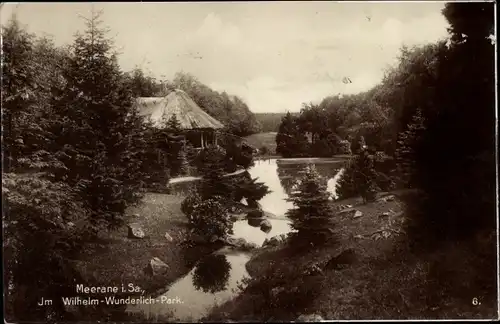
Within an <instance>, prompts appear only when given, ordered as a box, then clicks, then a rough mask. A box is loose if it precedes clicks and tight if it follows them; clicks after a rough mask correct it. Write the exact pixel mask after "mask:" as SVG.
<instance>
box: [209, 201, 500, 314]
mask: <svg viewBox="0 0 500 324" xmlns="http://www.w3.org/2000/svg"><path fill="white" fill-rule="evenodd" d="M338 204H352V205H354V207H355V208H356V209H357V210H359V211H361V212H362V213H363V216H362V217H360V218H356V219H354V218H353V217H352V216H347V215H345V214H344V215H337V216H336V219H335V222H336V224H337V227H336V228H337V230H338V233H339V236H340V240H339V243H338V244H332V245H330V246H325V247H322V248H319V249H310V250H309V251H307V252H302V253H299V252H297V251H293V250H291V249H290V248H288V247H287V246H282V247H277V248H268V249H265V250H262V251H261V252H260V253H258V254H257V255H256V256H255V257H254V258H252V259H251V260H250V262H249V263H248V264H247V269H248V272H249V274H250V275H251V276H252V277H253V278H254V279H252V281H251V282H250V285H249V286H248V287H247V289H245V290H244V291H243V292H242V293H241V294H240V295H239V296H238V297H237V298H235V299H234V300H232V301H230V302H227V303H225V304H223V305H221V306H219V307H218V308H216V309H214V310H213V312H212V314H211V315H210V316H208V317H207V320H208V321H223V320H224V321H225V320H228V319H231V320H237V321H270V320H271V321H293V320H295V319H296V318H297V317H298V316H299V315H300V314H319V315H321V316H322V317H323V318H325V319H338V320H359V319H366V320H369V319H429V318H441V319H445V318H494V317H496V316H497V314H496V306H497V305H496V294H495V293H494V294H493V295H491V294H490V295H488V294H486V293H485V292H486V291H487V290H488V291H489V292H494V290H495V289H496V288H495V287H492V286H491V285H490V286H489V287H488V288H485V286H483V287H482V288H481V284H480V283H478V278H477V277H475V275H474V272H473V271H471V269H473V268H474V267H475V268H476V269H477V268H478V265H477V264H476V265H474V263H477V262H478V260H479V259H480V258H479V257H478V255H477V252H478V251H481V247H476V248H475V249H471V248H470V246H471V245H470V244H462V245H463V246H457V245H449V246H443V247H442V248H441V249H440V250H438V251H435V252H434V253H431V254H427V255H425V256H422V255H420V256H417V255H414V254H412V253H410V252H409V250H408V249H407V247H406V246H405V244H404V242H405V240H404V235H403V234H398V232H399V233H401V230H402V222H403V221H404V213H403V210H404V205H403V203H402V202H401V201H399V200H398V199H396V200H394V201H388V202H383V201H379V202H374V203H369V204H366V205H363V204H361V201H360V200H359V199H350V200H346V201H341V202H336V203H334V205H338ZM389 210H392V211H393V213H392V216H389V217H386V216H383V217H380V215H381V214H382V213H383V212H387V211H389ZM382 228H386V229H387V233H389V234H390V235H389V236H388V237H385V238H384V237H383V236H380V234H383V232H381V231H380V230H381V229H382ZM347 248H353V249H354V251H355V254H356V258H355V260H354V261H352V263H351V264H349V265H348V266H347V267H346V268H345V269H342V270H333V269H332V270H327V269H325V270H323V273H318V274H311V275H308V274H307V273H305V271H304V270H305V269H308V268H309V267H310V266H311V265H312V264H315V263H321V262H322V261H325V260H328V259H329V258H331V257H332V256H334V255H336V254H338V253H339V251H341V250H343V249H347ZM483 260H484V258H483ZM490 262H493V261H490ZM479 267H480V266H479ZM431 271H432V272H433V273H434V275H433V276H429V273H430V272H431ZM436 272H437V273H438V274H440V275H441V276H442V277H446V280H443V281H441V283H437V282H436V281H431V280H429V278H436V275H435V273H436ZM493 275H494V274H493ZM480 279H484V278H479V280H480ZM483 281H484V280H483ZM486 281H488V280H487V279H486ZM489 282H490V283H491V282H492V281H491V280H489ZM492 289H493V290H492ZM478 296H479V297H478ZM487 296H490V297H487ZM493 297H495V298H493ZM473 298H478V299H481V301H482V302H481V304H478V303H476V305H473V302H472V301H473Z"/></svg>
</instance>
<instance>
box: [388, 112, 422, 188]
mask: <svg viewBox="0 0 500 324" xmlns="http://www.w3.org/2000/svg"><path fill="white" fill-rule="evenodd" d="M424 131H425V124H424V119H423V117H422V112H421V111H420V110H418V111H417V113H416V115H415V116H414V117H413V121H412V123H411V124H409V125H408V129H407V130H406V131H404V132H402V133H401V134H400V137H399V141H398V144H399V147H398V148H397V149H396V153H395V157H396V163H397V173H398V174H397V175H398V180H399V181H400V182H401V183H400V185H401V186H402V187H404V188H413V187H414V186H415V185H416V183H417V180H416V179H415V178H414V177H415V174H416V172H415V171H416V170H415V165H416V163H418V162H417V158H418V153H419V149H420V148H419V146H420V145H421V141H422V140H421V138H422V134H423V132H424Z"/></svg>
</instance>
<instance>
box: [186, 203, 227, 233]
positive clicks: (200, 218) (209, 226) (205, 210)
mask: <svg viewBox="0 0 500 324" xmlns="http://www.w3.org/2000/svg"><path fill="white" fill-rule="evenodd" d="M222 199H223V198H222V197H212V198H210V199H206V200H203V201H201V202H200V203H199V204H197V205H195V206H194V210H193V212H192V213H191V214H190V215H189V216H190V217H189V227H190V228H191V229H192V231H193V234H195V235H200V236H202V237H205V238H208V239H210V238H211V237H212V236H214V235H215V236H217V237H219V238H225V237H226V236H227V235H228V234H232V226H233V221H232V219H231V217H230V215H229V212H228V210H227V209H226V208H225V207H224V206H223V204H222V203H221V201H222Z"/></svg>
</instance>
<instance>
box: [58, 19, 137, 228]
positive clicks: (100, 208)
mask: <svg viewBox="0 0 500 324" xmlns="http://www.w3.org/2000/svg"><path fill="white" fill-rule="evenodd" d="M99 17H100V13H94V12H93V13H92V17H91V18H90V19H87V20H86V26H87V29H86V30H85V32H84V33H83V34H78V35H77V36H76V37H75V41H74V44H73V46H72V53H71V54H72V55H71V58H70V62H69V66H68V69H67V71H66V73H65V74H66V75H65V76H66V79H67V84H66V88H65V89H64V92H63V95H62V98H61V100H60V101H59V102H58V103H57V107H56V108H57V109H56V112H55V114H56V115H58V116H59V118H60V119H63V118H64V120H67V121H69V124H70V125H69V126H68V127H66V126H65V125H59V127H58V128H59V129H58V131H57V134H59V136H58V138H57V144H58V145H57V146H58V147H62V148H63V149H62V150H60V152H59V154H60V155H61V156H62V157H63V162H64V164H65V166H66V168H67V172H65V173H63V174H60V178H61V179H64V181H65V182H67V183H68V184H70V185H71V186H72V187H75V188H78V190H79V192H80V194H81V195H82V197H83V198H84V200H85V201H86V203H87V205H86V207H88V208H89V209H90V210H91V211H92V220H93V224H94V225H95V227H96V230H98V229H99V228H101V226H100V224H102V225H105V226H106V225H107V226H114V225H120V224H121V223H122V221H123V218H122V215H123V212H124V210H125V208H126V206H127V204H129V203H134V202H137V201H138V200H139V199H140V194H139V192H140V189H141V187H142V183H143V180H142V179H143V173H142V172H140V171H141V170H142V163H143V161H142V156H141V154H140V152H141V151H143V149H144V145H145V142H144V137H143V136H142V135H143V132H144V131H145V130H144V128H143V127H142V119H141V118H140V117H139V115H138V114H137V112H136V111H134V110H133V108H132V107H133V106H132V96H131V92H130V91H129V90H128V89H127V87H126V86H125V83H124V78H123V74H122V72H121V71H120V68H119V66H118V62H117V57H116V54H115V53H114V52H113V51H112V43H111V41H110V40H109V39H107V38H106V30H105V29H102V28H99V24H100V21H99ZM55 133H56V132H55Z"/></svg>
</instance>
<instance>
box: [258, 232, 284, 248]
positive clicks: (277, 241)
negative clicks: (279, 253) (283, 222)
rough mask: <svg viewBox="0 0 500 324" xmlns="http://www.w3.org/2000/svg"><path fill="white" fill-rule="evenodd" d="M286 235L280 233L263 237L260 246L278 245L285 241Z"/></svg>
mask: <svg viewBox="0 0 500 324" xmlns="http://www.w3.org/2000/svg"><path fill="white" fill-rule="evenodd" d="M287 237H288V236H287V235H286V234H281V235H276V236H273V237H271V238H269V239H267V238H266V239H265V240H264V243H262V246H263V247H265V246H278V245H280V244H281V243H283V242H285V240H286V239H287Z"/></svg>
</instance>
